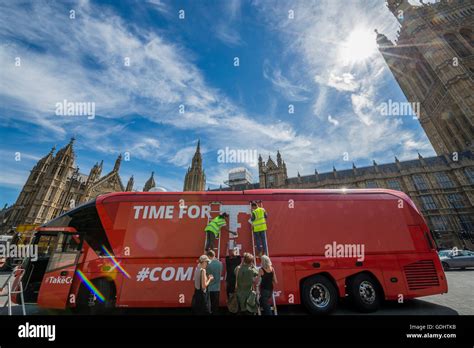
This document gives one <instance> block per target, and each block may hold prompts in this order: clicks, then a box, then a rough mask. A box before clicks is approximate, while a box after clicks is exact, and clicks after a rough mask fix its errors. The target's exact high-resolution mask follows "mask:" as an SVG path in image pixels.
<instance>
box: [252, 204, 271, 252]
mask: <svg viewBox="0 0 474 348" xmlns="http://www.w3.org/2000/svg"><path fill="white" fill-rule="evenodd" d="M251 221H252V229H253V237H254V239H255V247H256V249H257V253H258V255H259V256H262V255H263V254H268V253H267V240H266V232H267V212H266V211H265V209H263V208H262V207H259V206H258V205H257V203H256V202H252V217H251Z"/></svg>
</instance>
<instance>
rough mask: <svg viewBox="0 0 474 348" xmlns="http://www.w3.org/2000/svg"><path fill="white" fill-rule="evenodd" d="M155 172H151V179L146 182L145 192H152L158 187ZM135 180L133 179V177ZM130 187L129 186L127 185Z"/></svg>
mask: <svg viewBox="0 0 474 348" xmlns="http://www.w3.org/2000/svg"><path fill="white" fill-rule="evenodd" d="M154 175H155V172H151V176H150V178H149V179H148V180H147V181H146V183H145V186H143V191H144V192H148V191H150V190H151V189H152V188H153V187H156V184H155V178H154ZM132 178H133V177H132ZM127 186H128V185H127Z"/></svg>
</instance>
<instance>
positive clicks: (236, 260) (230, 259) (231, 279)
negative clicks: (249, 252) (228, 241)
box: [225, 248, 242, 299]
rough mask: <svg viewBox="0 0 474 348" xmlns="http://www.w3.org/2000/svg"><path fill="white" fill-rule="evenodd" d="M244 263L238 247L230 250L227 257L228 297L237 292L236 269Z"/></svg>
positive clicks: (226, 280) (226, 279)
mask: <svg viewBox="0 0 474 348" xmlns="http://www.w3.org/2000/svg"><path fill="white" fill-rule="evenodd" d="M241 263H242V257H241V256H240V255H239V249H238V248H232V249H230V250H229V256H226V257H225V270H226V276H225V284H226V293H227V299H229V298H230V296H231V294H233V293H234V292H235V269H236V268H237V266H238V265H240V264H241Z"/></svg>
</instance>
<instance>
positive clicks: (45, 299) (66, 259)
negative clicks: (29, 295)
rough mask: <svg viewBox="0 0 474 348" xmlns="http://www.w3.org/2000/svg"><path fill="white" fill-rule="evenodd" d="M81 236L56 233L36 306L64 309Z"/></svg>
mask: <svg viewBox="0 0 474 348" xmlns="http://www.w3.org/2000/svg"><path fill="white" fill-rule="evenodd" d="M82 241H83V236H82V235H81V234H79V233H77V232H72V233H71V232H58V237H57V241H56V243H55V245H54V249H53V252H52V254H51V256H50V258H49V262H48V266H47V267H46V271H45V273H44V276H43V280H42V283H41V286H40V289H39V294H38V305H40V306H44V307H48V308H58V309H64V308H65V307H66V304H67V301H68V296H69V292H70V290H71V285H72V282H73V279H74V273H75V272H76V267H77V262H78V260H79V257H80V255H81V249H82Z"/></svg>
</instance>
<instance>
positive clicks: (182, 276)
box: [117, 258, 197, 307]
mask: <svg viewBox="0 0 474 348" xmlns="http://www.w3.org/2000/svg"><path fill="white" fill-rule="evenodd" d="M122 264H123V266H124V268H125V269H126V270H127V272H128V273H129V274H130V276H131V277H130V279H124V280H123V283H122V287H121V290H120V296H118V297H117V306H119V307H189V306H191V299H192V296H193V293H194V282H193V279H194V272H195V268H196V265H197V264H196V260H195V259H191V258H190V259H131V258H129V259H124V260H123V261H122Z"/></svg>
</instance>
